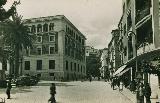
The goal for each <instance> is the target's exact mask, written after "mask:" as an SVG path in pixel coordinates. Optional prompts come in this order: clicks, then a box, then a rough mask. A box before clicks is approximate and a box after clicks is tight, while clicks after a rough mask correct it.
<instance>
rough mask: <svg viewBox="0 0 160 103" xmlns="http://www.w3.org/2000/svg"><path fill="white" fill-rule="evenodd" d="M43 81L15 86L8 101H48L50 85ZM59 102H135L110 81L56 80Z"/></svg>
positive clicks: (2, 94)
mask: <svg viewBox="0 0 160 103" xmlns="http://www.w3.org/2000/svg"><path fill="white" fill-rule="evenodd" d="M50 83H51V82H49V81H42V82H40V83H39V84H38V86H33V87H23V88H13V89H12V94H11V98H12V99H10V100H8V99H7V100H6V103H47V101H48V99H49V97H50V95H49V85H50ZM55 83H56V89H57V94H56V100H57V103H133V102H132V101H131V100H130V99H129V98H127V97H126V96H125V95H123V94H122V93H120V92H119V91H118V90H112V89H111V87H110V84H109V83H106V82H103V81H93V82H88V81H85V82H80V81H77V82H55ZM0 97H2V98H6V95H5V89H0Z"/></svg>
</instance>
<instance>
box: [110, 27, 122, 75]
mask: <svg viewBox="0 0 160 103" xmlns="http://www.w3.org/2000/svg"><path fill="white" fill-rule="evenodd" d="M111 34H112V39H111V41H110V43H109V44H108V58H109V62H108V68H109V71H110V76H113V73H114V72H115V71H116V70H117V69H118V67H119V65H120V60H119V59H120V56H119V51H118V42H117V41H118V39H119V31H118V30H117V29H115V30H112V32H111Z"/></svg>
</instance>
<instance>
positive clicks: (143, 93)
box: [137, 83, 151, 103]
mask: <svg viewBox="0 0 160 103" xmlns="http://www.w3.org/2000/svg"><path fill="white" fill-rule="evenodd" d="M138 89H139V90H138V93H139V97H137V98H139V100H140V103H144V97H145V98H146V103H151V100H150V96H151V87H150V85H149V83H145V84H143V83H140V85H139V87H138Z"/></svg>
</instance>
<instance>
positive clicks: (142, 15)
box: [136, 7, 150, 23]
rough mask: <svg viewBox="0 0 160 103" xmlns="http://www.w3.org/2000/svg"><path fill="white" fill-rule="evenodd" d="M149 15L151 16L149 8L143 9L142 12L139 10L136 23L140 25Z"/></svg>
mask: <svg viewBox="0 0 160 103" xmlns="http://www.w3.org/2000/svg"><path fill="white" fill-rule="evenodd" d="M148 15H150V8H149V7H147V8H145V9H142V10H137V13H136V23H138V22H139V21H141V20H142V19H143V18H145V17H146V16H148Z"/></svg>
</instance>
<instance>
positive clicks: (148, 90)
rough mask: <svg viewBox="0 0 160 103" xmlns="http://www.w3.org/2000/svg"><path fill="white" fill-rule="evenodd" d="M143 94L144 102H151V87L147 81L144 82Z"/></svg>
mask: <svg viewBox="0 0 160 103" xmlns="http://www.w3.org/2000/svg"><path fill="white" fill-rule="evenodd" d="M144 96H145V98H146V103H151V100H150V96H151V87H150V85H149V83H146V84H145V90H144Z"/></svg>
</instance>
